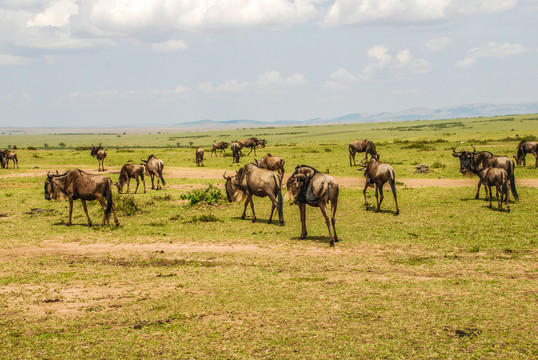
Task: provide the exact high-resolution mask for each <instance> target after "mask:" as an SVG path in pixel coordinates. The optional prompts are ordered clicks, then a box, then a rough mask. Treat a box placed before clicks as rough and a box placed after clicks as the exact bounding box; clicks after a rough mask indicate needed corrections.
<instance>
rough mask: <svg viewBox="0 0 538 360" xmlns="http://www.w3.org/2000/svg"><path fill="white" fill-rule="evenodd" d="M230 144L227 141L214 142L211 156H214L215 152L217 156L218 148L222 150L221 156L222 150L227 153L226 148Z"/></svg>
mask: <svg viewBox="0 0 538 360" xmlns="http://www.w3.org/2000/svg"><path fill="white" fill-rule="evenodd" d="M228 145H230V144H229V143H227V142H224V141H221V142H218V143H214V144H213V149H212V150H211V156H213V153H215V156H217V150H220V156H222V152H223V151H224V153H226V148H227V147H228Z"/></svg>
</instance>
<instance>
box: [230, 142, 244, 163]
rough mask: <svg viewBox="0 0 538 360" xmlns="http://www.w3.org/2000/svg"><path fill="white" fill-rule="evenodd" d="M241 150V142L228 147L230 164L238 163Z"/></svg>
mask: <svg viewBox="0 0 538 360" xmlns="http://www.w3.org/2000/svg"><path fill="white" fill-rule="evenodd" d="M242 148H243V143H242V142H241V141H234V142H233V143H232V145H231V146H230V149H231V150H232V164H233V163H239V158H240V157H241V149H242Z"/></svg>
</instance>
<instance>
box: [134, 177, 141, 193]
mask: <svg viewBox="0 0 538 360" xmlns="http://www.w3.org/2000/svg"><path fill="white" fill-rule="evenodd" d="M135 180H136V189H135V194H136V192H137V191H138V185H140V180H139V179H138V176H137V177H135Z"/></svg>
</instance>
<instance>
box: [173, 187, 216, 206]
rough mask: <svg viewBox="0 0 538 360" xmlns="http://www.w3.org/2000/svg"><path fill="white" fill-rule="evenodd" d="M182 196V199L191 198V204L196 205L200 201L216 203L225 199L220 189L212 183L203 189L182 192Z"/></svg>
mask: <svg viewBox="0 0 538 360" xmlns="http://www.w3.org/2000/svg"><path fill="white" fill-rule="evenodd" d="M180 198H181V200H189V204H190V205H191V206H193V205H196V204H198V203H200V202H201V203H206V204H210V205H216V204H220V203H222V199H224V196H223V195H222V193H221V192H220V190H219V189H217V188H216V187H214V186H213V185H212V184H209V186H208V187H207V188H205V189H203V190H199V189H195V190H192V191H189V192H188V193H186V194H182V195H181V196H180Z"/></svg>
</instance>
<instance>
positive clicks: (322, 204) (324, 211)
mask: <svg viewBox="0 0 538 360" xmlns="http://www.w3.org/2000/svg"><path fill="white" fill-rule="evenodd" d="M326 206H327V203H325V202H323V201H320V202H319V209H320V210H321V214H322V215H323V217H324V218H325V224H327V229H328V230H329V240H330V241H331V246H334V237H333V234H332V232H331V221H330V220H329V217H328V216H327V209H326Z"/></svg>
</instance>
